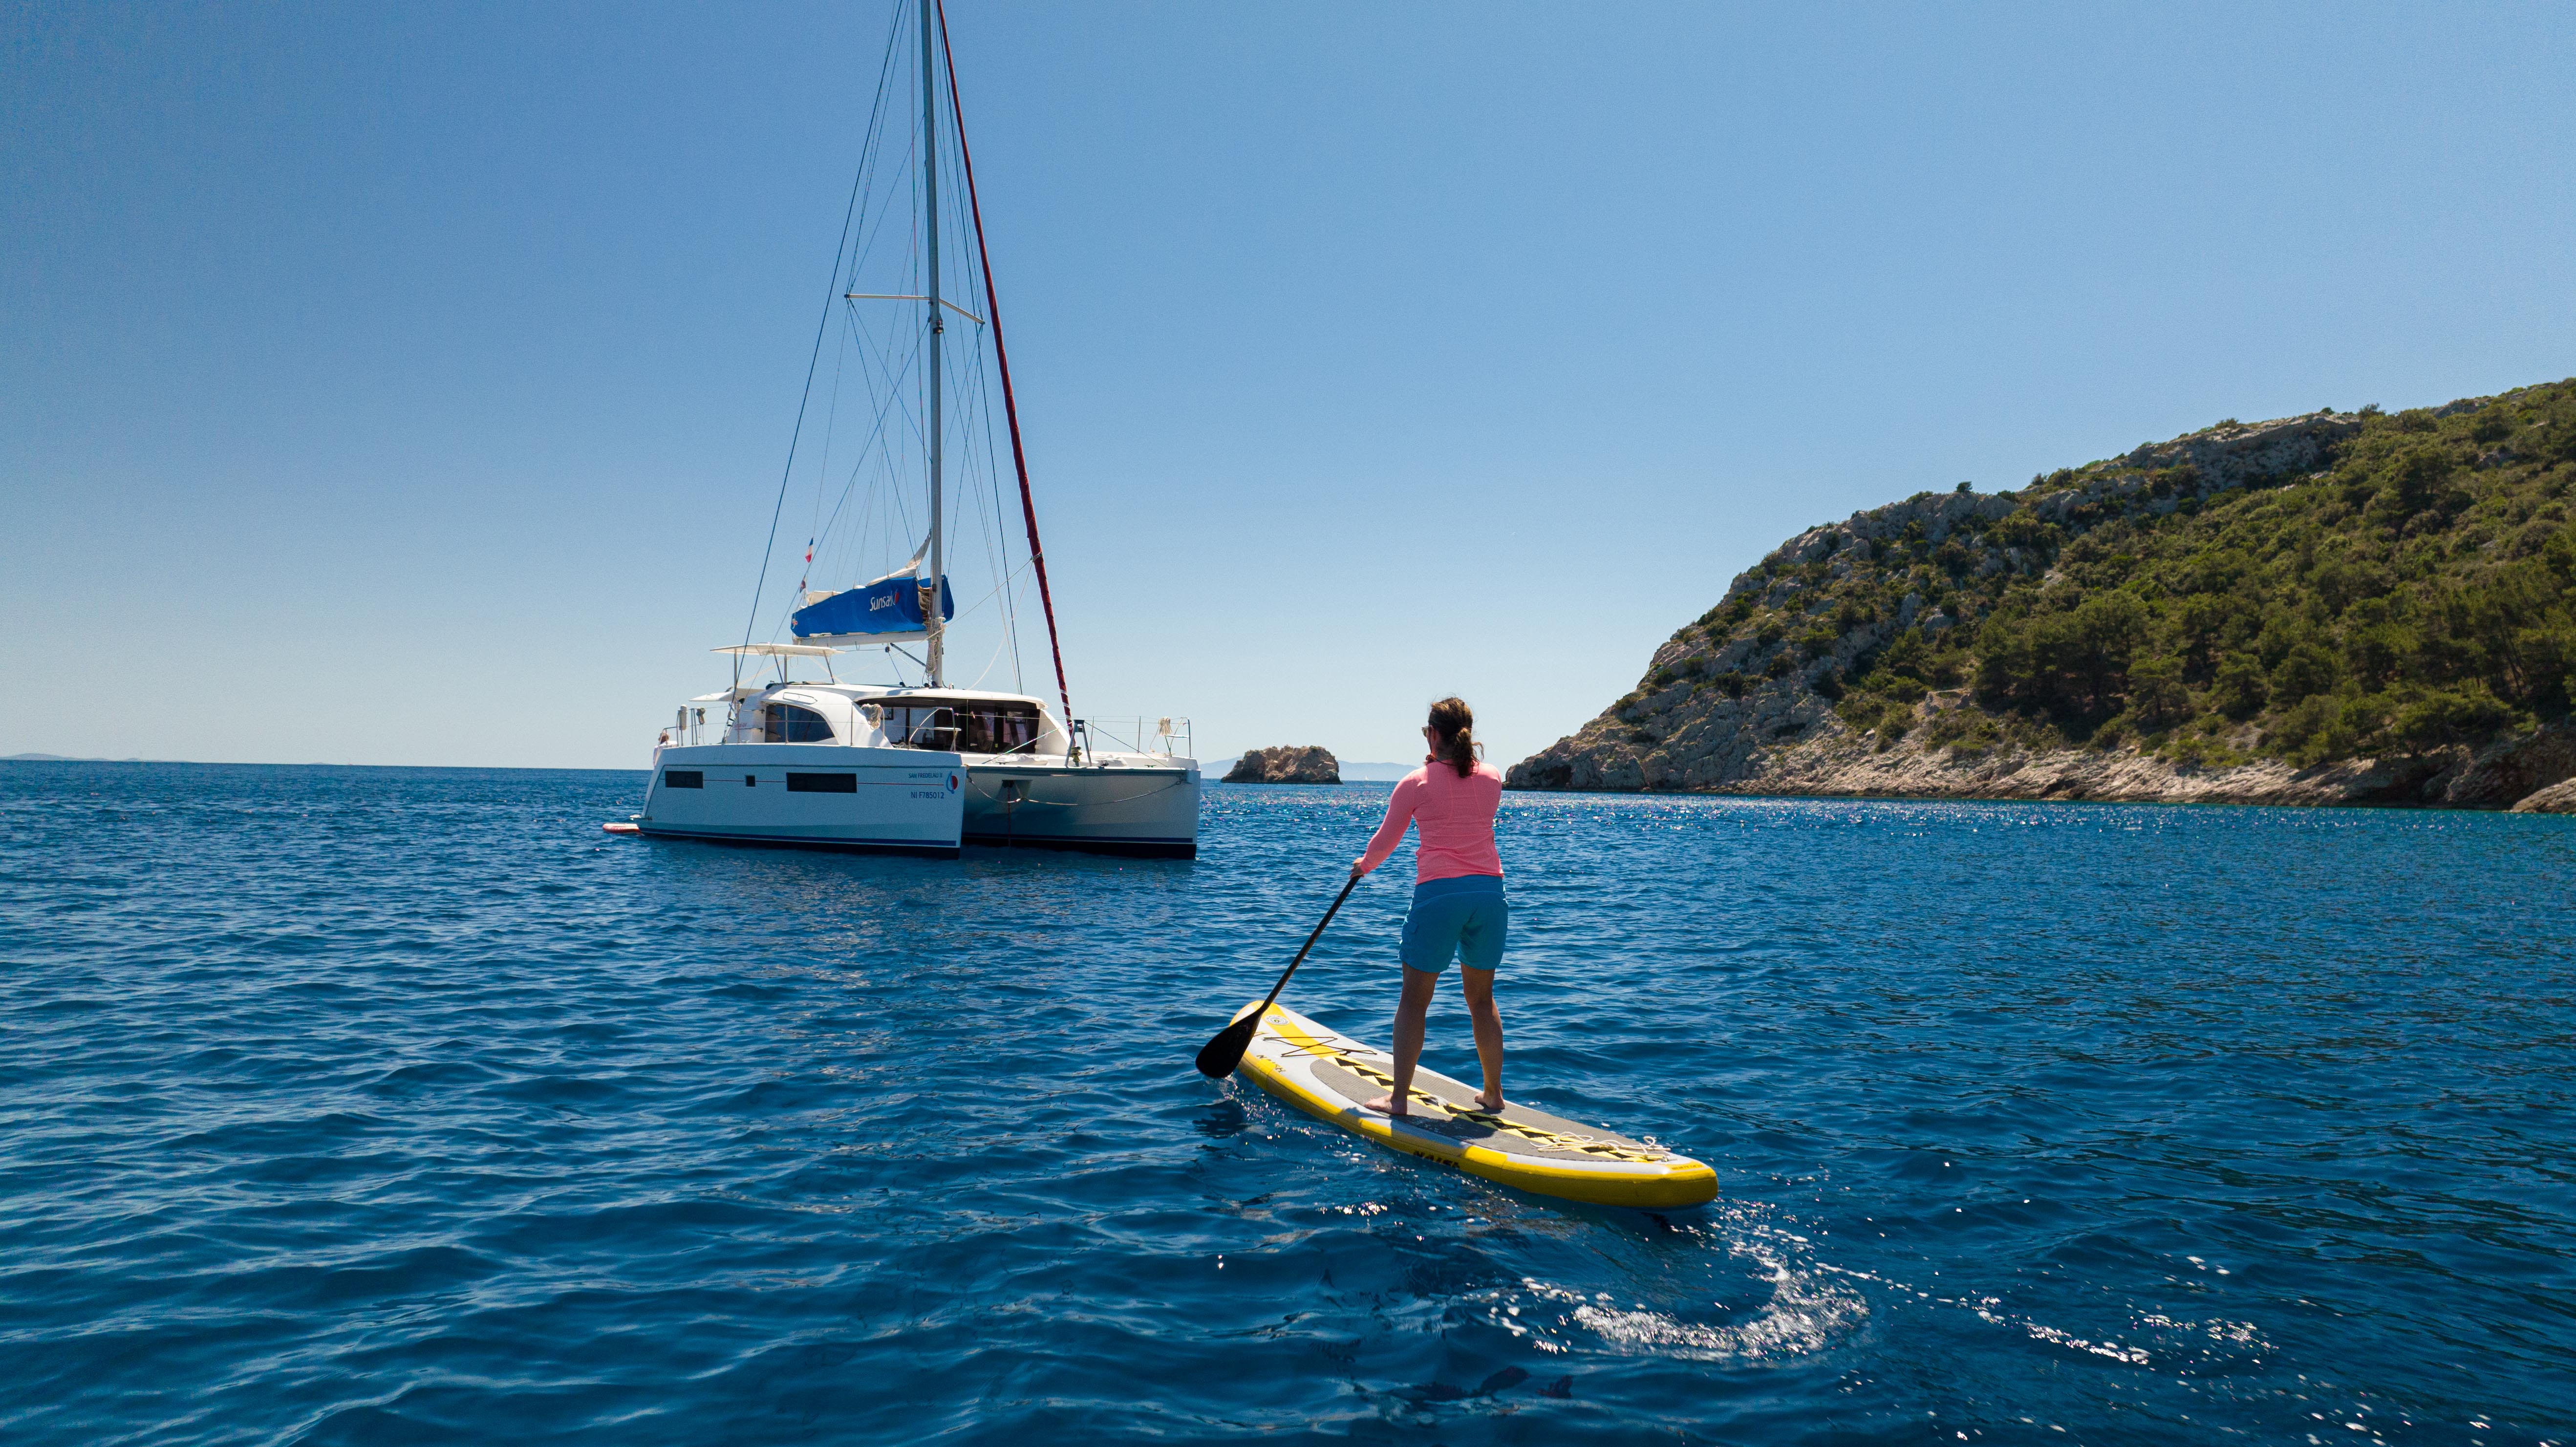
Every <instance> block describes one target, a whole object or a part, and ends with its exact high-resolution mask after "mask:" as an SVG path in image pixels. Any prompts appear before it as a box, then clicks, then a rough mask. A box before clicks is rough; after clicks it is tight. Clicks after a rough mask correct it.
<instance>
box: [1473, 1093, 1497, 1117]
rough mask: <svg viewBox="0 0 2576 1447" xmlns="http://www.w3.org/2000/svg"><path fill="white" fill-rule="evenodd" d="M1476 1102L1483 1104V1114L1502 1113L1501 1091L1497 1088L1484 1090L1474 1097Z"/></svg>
mask: <svg viewBox="0 0 2576 1447" xmlns="http://www.w3.org/2000/svg"><path fill="white" fill-rule="evenodd" d="M1476 1104H1478V1105H1481V1106H1483V1107H1484V1108H1485V1114H1487V1115H1501V1114H1502V1113H1503V1093H1502V1092H1501V1091H1499V1090H1488V1091H1485V1092H1484V1093H1482V1094H1480V1095H1478V1096H1477V1097H1476Z"/></svg>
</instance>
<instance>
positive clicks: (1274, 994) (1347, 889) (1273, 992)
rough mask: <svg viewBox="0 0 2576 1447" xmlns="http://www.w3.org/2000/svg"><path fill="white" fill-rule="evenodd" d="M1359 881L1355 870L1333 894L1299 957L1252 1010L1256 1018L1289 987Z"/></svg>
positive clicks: (1298, 952) (1298, 951)
mask: <svg viewBox="0 0 2576 1447" xmlns="http://www.w3.org/2000/svg"><path fill="white" fill-rule="evenodd" d="M1359 882H1360V876H1359V874H1358V872H1357V871H1353V872H1352V874H1351V877H1350V880H1349V882H1348V883H1346V884H1344V885H1343V886H1342V892H1341V893H1339V894H1337V895H1334V896H1333V907H1332V908H1331V909H1328V910H1326V911H1324V917H1323V918H1322V919H1319V920H1317V921H1315V932H1314V933H1313V934H1310V935H1308V936H1306V943H1305V944H1303V945H1302V946H1300V947H1298V950H1297V958H1295V959H1293V960H1290V961H1289V962H1288V968H1287V969H1285V970H1282V971H1280V972H1279V983H1278V984H1275V985H1273V986H1271V987H1270V993H1269V994H1268V995H1267V996H1265V997H1264V998H1263V999H1262V1001H1261V1009H1259V1010H1255V1011H1253V1012H1252V1017H1253V1018H1254V1019H1256V1020H1258V1019H1260V1018H1261V1016H1262V1014H1263V1012H1264V1011H1267V1010H1268V1009H1269V1008H1270V1003H1271V1001H1273V1000H1276V999H1278V998H1279V992H1280V991H1282V990H1284V989H1287V988H1288V977H1289V976H1290V975H1293V974H1295V973H1297V967H1298V966H1299V965H1302V964H1304V963H1306V951H1308V950H1311V949H1313V948H1314V947H1315V941H1317V940H1319V939H1322V938H1323V937H1324V926H1326V925H1328V924H1331V923H1332V922H1333V916H1334V915H1337V914H1339V913H1341V912H1342V901H1343V900H1346V899H1348V898H1350V897H1351V890H1352V889H1354V888H1356V887H1357V886H1358V884H1359Z"/></svg>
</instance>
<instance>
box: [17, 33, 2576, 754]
mask: <svg viewBox="0 0 2576 1447" xmlns="http://www.w3.org/2000/svg"><path fill="white" fill-rule="evenodd" d="M951 24H952V27H953V28H954V32H955V38H956V45H957V51H958V64H959V69H960V73H961V78H962V80H963V83H964V88H965V100H966V105H967V111H968V122H969V125H970V127H971V134H972V138H973V140H974V141H975V144H976V150H977V154H976V161H977V166H978V171H979V179H980V180H981V182H982V185H983V192H984V200H985V208H986V220H987V222H988V224H989V225H990V226H991V228H992V231H993V250H994V256H995V261H996V265H997V267H998V269H999V272H1000V278H1001V283H1002V287H1003V300H1004V303H1005V305H1006V307H1007V308H1008V313H1007V317H1008V320H1009V323H1010V327H1011V342H1012V349H1013V354H1014V362H1015V364H1016V370H1017V373H1018V381H1019V384H1020V388H1021V393H1022V405H1023V411H1024V417H1025V421H1026V423H1027V428H1028V434H1029V442H1030V447H1031V452H1032V466H1033V469H1034V472H1035V476H1036V483H1037V487H1038V490H1039V503H1040V508H1041V520H1042V523H1043V525H1044V527H1045V529H1046V531H1047V534H1048V552H1049V556H1050V563H1051V565H1052V567H1053V569H1054V570H1055V576H1056V584H1057V590H1058V604H1059V607H1060V609H1061V611H1062V613H1063V615H1064V620H1065V623H1066V629H1067V632H1066V639H1065V644H1066V660H1067V663H1068V665H1069V667H1070V669H1071V671H1072V675H1073V684H1074V689H1075V693H1076V703H1077V705H1078V707H1080V708H1082V709H1083V710H1084V711H1094V710H1097V711H1099V712H1103V713H1136V712H1144V713H1184V714H1189V715H1192V716H1194V717H1195V718H1196V719H1197V721H1198V738H1199V742H1200V746H1201V752H1202V753H1204V754H1206V755H1208V756H1211V757H1214V756H1218V755H1221V754H1226V753H1231V752H1234V751H1236V750H1237V749H1240V748H1243V747H1247V746H1253V745H1261V744H1269V743H1289V742H1293V743H1307V742H1321V743H1324V744H1326V745H1328V746H1330V747H1332V748H1333V749H1335V750H1336V751H1337V752H1339V753H1341V754H1342V755H1343V756H1344V757H1346V758H1354V759H1402V758H1406V757H1410V756H1411V755H1412V753H1413V742H1414V741H1413V732H1412V731H1413V729H1414V728H1415V727H1416V726H1417V720H1418V717H1419V713H1420V709H1421V705H1422V704H1423V703H1424V702H1426V701H1427V700H1428V699H1430V698H1431V697H1434V696H1436V695H1437V694H1439V693H1443V692H1448V691H1451V690H1456V691H1459V692H1462V693H1464V694H1465V695H1466V696H1467V697H1468V698H1469V699H1471V700H1472V701H1474V702H1475V703H1476V704H1477V706H1478V708H1479V710H1480V713H1481V715H1482V717H1483V721H1484V728H1483V730H1482V732H1483V733H1484V734H1485V735H1486V737H1487V738H1488V739H1489V740H1490V742H1491V745H1492V748H1493V751H1494V754H1495V756H1496V757H1497V758H1498V759H1499V760H1500V761H1502V762H1506V763H1508V762H1510V761H1511V760H1513V759H1517V758H1519V757H1521V756H1523V755H1525V754H1527V753H1529V752H1531V751H1533V750H1535V749H1537V748H1540V747H1543V746H1544V745H1546V744H1547V743H1548V742H1550V741H1551V740H1553V739H1554V738H1556V737H1557V736H1558V735H1560V734H1562V733H1565V732H1567V731H1569V730H1571V729H1573V728H1574V727H1576V726H1578V725H1579V724H1580V723H1581V722H1582V721H1584V720H1585V719H1587V718H1589V717H1590V716H1591V715H1592V714H1594V713H1595V712H1597V711H1598V710H1599V709H1600V708H1601V707H1602V706H1603V705H1604V704H1605V703H1607V702H1608V701H1609V700H1611V699H1612V698H1614V697H1616V696H1617V695H1618V694H1620V693H1621V692H1623V691H1625V690H1626V689H1627V688H1628V687H1629V686H1630V685H1631V684H1632V683H1633V682H1634V681H1635V680H1636V678H1637V676H1638V675H1639V673H1640V672H1642V670H1643V668H1644V665H1645V662H1646V659H1647V656H1648V655H1649V654H1650V653H1651V652H1652V650H1653V649H1654V647H1655V645H1656V644H1657V643H1658V642H1659V641H1661V640H1662V639H1663V638H1664V637H1665V636H1667V635H1668V634H1669V633H1670V632H1671V631H1672V630H1673V629H1674V628H1675V627H1677V626H1679V625H1680V624H1682V623H1684V622H1686V621H1687V620H1689V619H1691V618H1692V617H1694V616H1696V615H1697V614H1699V613H1700V612H1701V611H1702V610H1704V609H1706V608H1707V607H1708V606H1709V605H1710V604H1712V603H1714V602H1715V601H1716V600H1717V598H1718V597H1719V595H1720V593H1721V592H1722V591H1723V590H1724V588H1725V586H1726V583H1727V580H1728V579H1729V578H1730V577H1732V576H1733V575H1734V574H1735V573H1736V572H1737V571H1739V570H1740V569H1742V568H1744V567H1745V566H1747V565H1748V564H1750V563H1751V562H1752V561H1754V560H1755V559H1757V558H1758V557H1760V556H1761V555H1762V554H1763V553H1764V552H1765V551H1767V550H1768V549H1770V548H1771V547H1772V546H1774V545H1775V544H1776V543H1777V542H1778V541H1779V540H1780V539H1781V538H1783V537H1785V536H1787V535H1788V534H1790V533H1792V532H1794V531H1796V530H1797V529H1799V528H1801V527H1804V526H1807V525H1810V524H1813V523H1816V522H1818V521H1821V520H1824V519H1827V518H1835V517H1840V516H1843V515H1846V514H1848V513H1850V512H1851V511H1853V510H1854V509H1856V508H1861V507H1867V506H1874V505H1876V504H1878V503H1881V502H1886V501H1890V500H1892V499H1896V498H1900V497H1903V496H1905V495H1907V494H1909V493H1912V492H1915V491H1917V490H1919V489H1922V488H1927V487H1948V486H1950V485H1952V484H1953V483H1956V482H1958V481H1960V480H1962V479H1971V480H1974V481H1976V482H1977V483H1978V485H1979V486H1981V487H1987V488H1996V487H2008V486H2016V485H2019V484H2020V483H2022V482H2025V481H2026V480H2027V479H2028V478H2029V477H2030V475H2031V474H2032V473H2033V472H2035V471H2039V470H2042V469H2045V468H2051V467H2056V466H2061V465H2067V464H2071V463H2081V462H2083V461H2086V460H2088V459H2091V458H2096V457H2101V456H2105V455H2109V454H2111V453H2113V452H2116V451H2119V450H2123V449H2126V448H2128V447H2131V446H2134V445H2135V444H2137V443H2138V442H2141V441H2144V440H2147V439H2150V438H2163V437H2168V436H2171V435H2173V434H2175V433H2178V432H2181V431H2184V430H2187V429H2189V428H2192V427H2197V426H2201V425H2205V424H2206V423H2209V422H2211V421H2214V420H2216V419H2218V418H2220V417H2222V416H2238V417H2244V418H2248V419H2251V418H2255V417H2261V416H2274V415H2280V414H2283V413H2289V412H2296V411H2304V410H2306V409H2309V408H2313V407H2317V406H2320V405H2328V404H2331V405H2336V406H2342V407H2352V406H2357V405H2359V404H2362V403H2365V402H2380V403H2383V404H2385V405H2388V406H2391V407H2397V406H2404V405H2413V404H2420V403H2426V402H2439V401H2443V400H2446V399H2448V398H2451V397H2455V396H2461V395H2467V394H2475V393H2483V392H2490V391H2495V390H2498V389H2501V388H2505V387H2510V386H2515V385H2519V384H2522V383H2526V382H2532V381H2539V380H2544V379H2555V378H2559V377H2563V376H2566V375H2568V374H2570V373H2571V372H2576V84H2571V83H2570V79H2569V78H2570V77H2571V76H2576V10H2571V9H2570V8H2568V7H2566V6H2564V5H2548V6H2525V7H2507V6H2475V7H2470V6H2422V7H2415V8H2408V9H2400V8H2373V7H2365V6H2351V5H2334V6H2324V5H2319V6H2287V5H2283V6H2256V7H2248V6H2236V5H2230V6H2213V7H2207V8H2198V9H2194V8H2189V7H2179V6H2170V5H2155V6H2141V7H2135V8H2130V9H2112V8H2107V7H2094V6H2080V7H2077V6H2068V7H2042V6H2028V5H2016V6H2007V7H1994V8H1987V9H1978V8H1973V7H1968V6H1955V7H1951V6H1943V7H1926V6H1901V7H1900V6H1885V7H1858V6H1833V7H1827V6H1793V7H1779V6H1760V7H1756V6H1740V7H1718V6H1669V7H1656V6H1622V7H1607V8H1605V7H1577V6H1558V7H1546V8H1540V7H1534V6H1522V7H1514V6H1500V7H1498V6H1486V5H1475V6H1468V5H1457V6H1433V5H1420V6H1398V7H1387V6H1374V5H1372V6H1360V5H1353V6H1340V7H1335V6H1317V5H1301V6H1209V5H1158V6H1145V5H1127V6H1093V5H1083V6H1074V5H1063V6H1050V7H1037V6H1028V5H1016V4H1015V5H994V4H988V3H982V0H956V3H955V8H954V10H953V12H952V15H951ZM883 35H884V11H883V9H882V6H881V5H880V4H878V3H874V0H860V3H853V4H844V5H830V6H821V7H802V8H799V7H789V6H784V5H780V6H724V7H709V6H689V7H671V8H662V9H656V8H651V7H644V6H629V5H619V6H604V5H603V6H598V7H590V8H579V9H567V8H560V7H547V6H529V5H506V6H501V5H496V6H490V7H484V8H469V7H464V6H437V7H428V6H354V5H353V6H343V7H313V6H288V5H239V6H227V5H205V6H187V7H181V6H156V5H137V6H133V7H128V8H95V7H86V6H78V5H49V6H42V7H38V6H27V5H19V6H13V7H10V8H9V9H8V10H7V11H6V12H5V13H0V238H5V239H0V506H5V519H6V522H5V526H0V753H12V752H18V751H22V750H42V751H47V752H54V753H70V754H106V755H112V756H125V755H145V756H151V757H164V758H190V759H221V760H280V761H328V762H361V763H422V764H530V765H615V766H640V765H641V764H642V762H643V761H644V759H645V755H646V750H647V748H648V746H649V745H650V743H651V741H652V736H653V730H654V728H655V727H656V725H657V724H658V723H659V721H660V720H662V719H664V718H666V717H668V715H669V710H670V708H671V706H672V705H673V704H674V703H675V702H676V701H677V700H678V699H679V698H681V697H683V696H686V695H688V694H692V693H698V692H702V691H704V690H706V689H707V688H710V687H713V686H715V685H716V684H717V683H719V682H720V681H721V671H720V669H719V667H718V664H717V661H716V660H714V659H712V658H711V657H710V656H709V655H708V654H707V652H706V651H705V650H706V649H708V648H709V647H712V646H714V645H716V644H719V643H723V642H726V641H729V640H730V639H731V638H733V637H736V636H738V635H739V633H740V630H741V627H742V616H743V610H744V607H745V605H746V602H747V600H748V597H749V593H750V587H751V581H752V577H753V574H754V573H755V571H756V570H757V568H758V566H759V561H760V548H761V545H762V541H763V535H764V531H765V528H766V525H767V519H768V509H769V506H770V502H771V499H772V496H773V490H774V489H775V487H776V485H777V478H778V467H779V464H780V462H781V460H782V458H783V455H784V452H785V449H786V442H787V432H788V427H789V425H790V422H791V420H792V418H793V414H794V410H795V406H796V401H797V396H798V391H799V387H800V384H801V381H802V377H803V369H804V365H805V359H806V349H807V346H808V345H809V343H810V340H811V337H812V327H813V325H814V320H815V305H816V299H817V296H818V291H819V286H820V283H821V282H822V280H823V277H824V273H825V272H826V271H827V270H828V268H829V266H830V254H831V246H832V242H833V238H834V236H835V235H836V233H837V231H838V227H839V223H840V208H841V206H842V203H843V201H844V199H845V196H846V188H847V186H848V184H849V177H850V171H851V167H852V165H853V164H854V160H855V155H856V149H857V144H858V132H859V128H860V126H861V125H862V124H863V123H864V119H865V111H866V107H867V105H868V103H869V100H870V98H871V94H872V90H873V84H874V73H873V67H874V65H875V63H876V60H877V57H878V55H879V53H880V47H881V45H882V38H883ZM798 541H799V542H801V539H799V540H798ZM784 549H785V545H784V544H782V551H784Z"/></svg>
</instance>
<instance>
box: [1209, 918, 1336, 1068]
mask: <svg viewBox="0 0 2576 1447" xmlns="http://www.w3.org/2000/svg"><path fill="white" fill-rule="evenodd" d="M1359 882H1360V875H1359V871H1358V870H1356V869H1355V870H1352V871H1351V881H1350V883H1349V884H1345V885H1343V886H1342V892H1341V893H1339V894H1337V895H1334V896H1333V907H1332V908H1331V909H1328V910H1326V911H1324V917H1323V918H1322V919H1321V920H1318V921H1316V924H1315V932H1314V933H1313V934H1310V935H1308V936H1306V944H1305V948H1304V949H1300V950H1298V951H1297V958H1295V959H1293V960H1290V961H1289V962H1288V968H1287V969H1286V970H1284V971H1281V972H1280V975H1279V983H1278V984H1275V985H1273V986H1271V987H1270V995H1269V998H1268V999H1265V1000H1263V1001H1262V1002H1261V1008H1260V1009H1258V1010H1255V1011H1253V1012H1252V1013H1251V1014H1249V1015H1246V1016H1244V1017H1243V1018H1242V1019H1240V1020H1237V1021H1235V1022H1234V1023H1233V1024H1231V1025H1228V1026H1226V1027H1225V1028H1224V1029H1222V1030H1219V1031H1218V1032H1216V1038H1215V1039H1213V1040H1211V1041H1209V1042H1208V1043H1207V1044H1206V1045H1204V1046H1202V1047H1201V1048H1200V1050H1199V1074H1201V1075H1204V1076H1206V1077H1207V1078H1208V1079H1210V1080H1223V1079H1225V1078H1226V1077H1227V1076H1229V1075H1232V1074H1233V1073H1234V1067H1236V1066H1238V1065H1241V1064H1242V1063H1243V1052H1244V1051H1246V1050H1249V1049H1251V1048H1252V1034H1253V1032H1254V1031H1256V1030H1258V1029H1260V1028H1261V1017H1262V1016H1264V1015H1266V1014H1269V1013H1270V1001H1271V1000H1276V999H1278V998H1279V992H1280V991H1281V990H1284V989H1286V988H1288V977H1289V976H1290V975H1293V974H1295V973H1297V967H1298V966H1299V965H1302V964H1304V963H1306V951H1307V950H1311V949H1313V948H1314V947H1315V941H1317V940H1319V939H1322V938H1323V937H1324V926H1325V925H1328V924H1331V923H1332V922H1333V916H1334V915H1336V914H1338V913H1340V912H1341V908H1342V901H1343V900H1346V899H1348V898H1350V897H1351V890H1352V888H1353V887H1354V886H1356V885H1357V884H1358V883H1359Z"/></svg>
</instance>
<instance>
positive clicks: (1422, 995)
mask: <svg viewBox="0 0 2576 1447" xmlns="http://www.w3.org/2000/svg"><path fill="white" fill-rule="evenodd" d="M1491 983H1492V981H1491V979H1490V977H1489V978H1488V980H1487V985H1488V987H1490V986H1491ZM1439 988H1440V977H1439V976H1438V975H1435V974H1433V973H1432V972H1430V971H1429V970H1417V969H1415V968H1413V967H1412V966H1411V965H1407V966H1405V968H1404V996H1403V998H1401V999H1399V1000H1397V1001H1396V1003H1395V1089H1393V1090H1391V1091H1389V1092H1387V1093H1386V1094H1384V1095H1381V1096H1379V1097H1378V1098H1377V1099H1375V1100H1372V1101H1370V1102H1369V1103H1368V1104H1367V1105H1365V1106H1363V1107H1361V1108H1362V1109H1363V1110H1374V1111H1379V1112H1382V1113H1384V1114H1386V1115H1402V1114H1404V1113H1405V1102H1406V1101H1408V1100H1410V1099H1412V1095H1411V1094H1410V1092H1411V1091H1412V1089H1413V1067H1414V1066H1416V1065H1419V1064H1421V1063H1422V1017H1423V1016H1425V1015H1427V1014H1429V1013H1430V1012H1431V996H1432V992H1434V991H1436V990H1438V989H1439ZM1480 1038H1481V1037H1480ZM1501 1038H1502V1037H1501V1036H1500V1035H1497V1036H1496V1037H1495V1039H1496V1040H1497V1041H1499V1040H1500V1039H1501Z"/></svg>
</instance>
